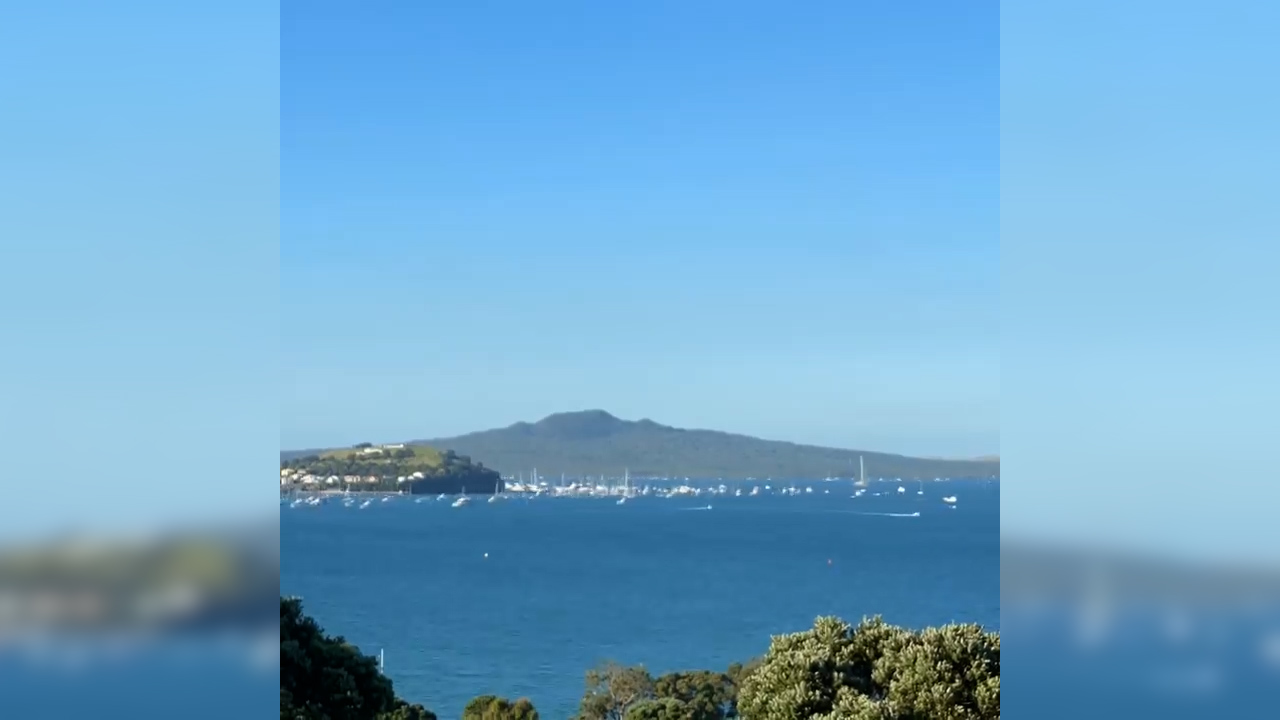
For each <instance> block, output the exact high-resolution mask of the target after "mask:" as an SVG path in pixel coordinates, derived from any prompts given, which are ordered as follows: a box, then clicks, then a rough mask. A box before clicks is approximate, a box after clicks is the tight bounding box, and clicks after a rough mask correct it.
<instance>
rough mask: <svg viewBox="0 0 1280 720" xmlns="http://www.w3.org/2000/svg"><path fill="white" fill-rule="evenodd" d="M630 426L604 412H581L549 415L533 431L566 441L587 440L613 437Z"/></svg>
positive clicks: (535, 425) (536, 424)
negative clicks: (623, 428) (621, 429)
mask: <svg viewBox="0 0 1280 720" xmlns="http://www.w3.org/2000/svg"><path fill="white" fill-rule="evenodd" d="M628 424H629V423H627V421H625V420H619V419H618V418H616V417H614V416H613V415H611V414H609V413H608V412H605V411H604V410H579V411H576V412H562V413H555V414H553V415H548V416H546V417H544V418H542V419H541V420H539V421H538V422H536V423H534V425H533V429H534V431H535V432H537V433H539V434H543V435H552V436H555V437H559V438H563V439H566V440H586V439H590V438H598V437H604V436H606V435H611V434H613V433H614V432H616V431H618V430H619V429H620V428H622V427H625V426H626V425H628Z"/></svg>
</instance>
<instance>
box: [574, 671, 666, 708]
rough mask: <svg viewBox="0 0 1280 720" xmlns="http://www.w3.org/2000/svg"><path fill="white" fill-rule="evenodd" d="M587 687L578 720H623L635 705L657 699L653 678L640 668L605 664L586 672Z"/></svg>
mask: <svg viewBox="0 0 1280 720" xmlns="http://www.w3.org/2000/svg"><path fill="white" fill-rule="evenodd" d="M586 685H587V689H586V692H585V693H584V694H583V696H582V704H581V706H580V707H579V709H578V717H577V720H626V718H627V713H628V712H629V711H630V710H631V709H632V708H634V707H635V706H636V705H638V704H640V703H643V702H645V701H648V700H654V699H656V698H657V695H656V693H655V690H654V682H653V678H652V677H651V676H650V675H649V671H648V670H645V669H644V667H643V666H640V665H637V666H635V667H624V666H622V665H619V664H618V663H615V662H612V661H610V662H605V663H603V664H601V665H600V666H599V667H596V668H593V669H591V670H588V671H587V683H586Z"/></svg>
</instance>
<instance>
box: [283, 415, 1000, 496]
mask: <svg viewBox="0 0 1280 720" xmlns="http://www.w3.org/2000/svg"><path fill="white" fill-rule="evenodd" d="M409 444H410V445H427V446H430V447H434V448H438V449H441V450H444V449H448V450H452V451H454V452H455V453H458V454H459V455H463V456H467V457H469V458H471V459H474V460H475V461H476V462H479V463H483V465H484V467H487V468H493V469H495V470H497V471H499V472H501V473H503V474H505V475H514V474H516V473H517V472H521V471H523V472H525V473H527V472H529V471H530V470H532V469H533V468H537V469H538V473H539V474H540V475H544V476H558V475H560V474H561V473H565V474H568V475H570V476H583V475H600V474H605V475H609V476H616V475H621V474H622V472H623V469H624V468H625V469H628V470H630V472H631V474H632V475H637V476H659V477H663V476H667V477H674V476H679V477H698V478H725V479H730V478H734V479H741V478H747V477H755V478H766V477H773V478H815V479H816V478H822V477H830V476H839V477H851V476H853V475H856V474H857V472H858V457H859V456H862V458H863V460H864V462H865V464H866V472H867V477H869V478H874V477H893V478H904V479H932V478H935V477H948V478H961V477H965V478H979V477H981V478H998V477H999V476H1000V461H999V459H998V458H995V457H989V458H975V459H971V460H956V459H940V458H917V457H908V456H904V455H894V454H889V453H879V452H872V451H869V450H850V449H839V448H827V447H818V446H814V445H800V444H796V443H790V442H780V441H776V440H762V439H760V438H755V437H750V436H747V435H735V434H732V433H726V432H719V431H715V430H686V429H682V428H675V427H669V426H667V425H661V424H659V423H656V422H654V421H652V420H647V419H646V420H637V421H631V420H622V419H619V418H617V417H614V416H613V415H611V414H609V413H607V412H605V411H603V410H586V411H582V412H568V413H557V414H555V415H550V416H548V417H546V418H543V419H542V420H539V421H538V422H535V423H527V422H519V423H516V424H514V425H511V426H509V427H505V428H498V429H493V430H484V431H481V432H474V433H470V434H467V435H460V436H458V437H451V438H431V439H423V440H412V441H409ZM318 452H322V451H317V450H299V451H292V452H284V453H281V459H282V460H286V459H288V458H290V457H300V456H304V455H309V454H316V453H318Z"/></svg>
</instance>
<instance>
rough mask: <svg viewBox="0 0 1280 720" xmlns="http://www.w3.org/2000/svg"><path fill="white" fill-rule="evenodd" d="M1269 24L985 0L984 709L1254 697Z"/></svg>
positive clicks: (1057, 713) (1057, 712) (1043, 711)
mask: <svg viewBox="0 0 1280 720" xmlns="http://www.w3.org/2000/svg"><path fill="white" fill-rule="evenodd" d="M1277 26H1280V11H1278V10H1277V8H1276V7H1275V6H1274V5H1271V4H1264V3H1256V2H1227V3H1225V4H1223V3H1219V4H1217V5H1214V6H1212V7H1210V6H1208V5H1204V4H1200V3H1187V2H1172V3H1170V2H1160V3H1156V2H1147V1H1146V0H1142V1H1139V2H1131V3H1119V4H1117V3H1101V2H1093V1H1086V2H1083V3H1080V2H1071V3H1068V2H1060V1H1058V0H1050V1H1049V2H1028V1H1025V0H1015V1H1014V2H1005V3H1002V4H1001V200H1000V201H1001V293H1002V344H1003V349H1002V355H1003V358H1002V396H1003V397H1002V405H1003V410H1002V419H1001V423H1002V431H1001V441H1002V442H1001V445H1002V448H1001V454H1002V460H1003V463H1004V469H1005V472H1004V476H1003V480H1004V481H1003V482H1002V483H1001V528H1002V552H1001V587H1002V590H1001V629H1002V635H1003V637H1002V640H1003V649H1004V651H1005V654H1004V658H1003V660H1004V662H1003V668H1004V677H1003V678H1002V690H1003V693H1002V714H1003V715H1004V716H1006V717H1010V718H1021V717H1035V718H1052V717H1064V718H1067V717H1070V718H1076V717H1094V718H1112V717H1115V718H1137V717H1142V718H1146V717H1161V718H1174V717H1197V718H1198V717H1240V718H1244V717H1270V716H1273V715H1274V712H1275V710H1274V697H1275V690H1276V688H1277V687H1278V686H1280V532H1278V529H1277V524H1276V523H1275V521H1274V517H1275V510H1274V508H1275V507H1276V506H1277V501H1280V492H1278V491H1277V490H1276V488H1275V484H1274V482H1273V481H1272V480H1271V478H1273V477H1274V474H1275V472H1274V468H1273V463H1272V461H1271V460H1270V455H1272V454H1273V453H1272V451H1271V450H1270V448H1271V447H1272V446H1273V444H1274V442H1273V440H1272V438H1274V435H1275V431H1274V428H1275V422H1274V419H1273V416H1274V409H1275V407H1276V406H1277V401H1278V400H1280V397H1278V396H1277V383H1275V381H1274V371H1273V370H1272V368H1275V367H1277V366H1280V363H1277V360H1278V359H1280V357H1278V355H1280V353H1278V352H1277V351H1278V348H1280V342H1278V341H1277V339H1276V336H1275V333H1272V332H1268V331H1264V330H1262V328H1267V327H1271V326H1273V325H1274V313H1273V311H1272V310H1270V308H1273V307H1274V297H1273V295H1274V290H1272V289H1271V287H1272V285H1273V282H1272V280H1270V279H1269V277H1270V276H1271V275H1272V274H1273V272H1274V270H1273V269H1274V268H1275V267H1276V266H1277V261H1278V260H1280V250H1278V249H1277V248H1276V246H1275V243H1274V241H1273V240H1272V239H1273V238H1275V237H1280V232H1278V230H1280V227H1278V226H1280V223H1278V222H1277V219H1278V217H1280V213H1278V212H1277V208H1276V203H1275V202H1274V200H1273V199H1272V197H1273V195H1274V188H1275V168H1276V167H1280V156H1278V153H1277V143H1276V140H1275V134H1274V127H1275V120H1276V116H1277V107H1278V105H1280V103H1277V101H1276V99H1275V96H1274V93H1266V92H1263V91H1261V88H1263V87H1267V86H1268V85H1269V84H1270V81H1269V80H1268V74H1269V73H1270V70H1269V68H1274V67H1275V66H1276V65H1277V62H1276V61H1277V57H1276V56H1277V48H1276V45H1275V43H1274V42H1273V40H1272V37H1273V33H1274V28H1276V27H1277Z"/></svg>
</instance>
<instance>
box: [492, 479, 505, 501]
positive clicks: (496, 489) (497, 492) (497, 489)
mask: <svg viewBox="0 0 1280 720" xmlns="http://www.w3.org/2000/svg"><path fill="white" fill-rule="evenodd" d="M501 487H502V481H501V480H499V481H497V482H495V483H494V484H493V494H492V495H490V496H489V502H491V503H496V502H498V501H499V500H501V499H502V494H501Z"/></svg>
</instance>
